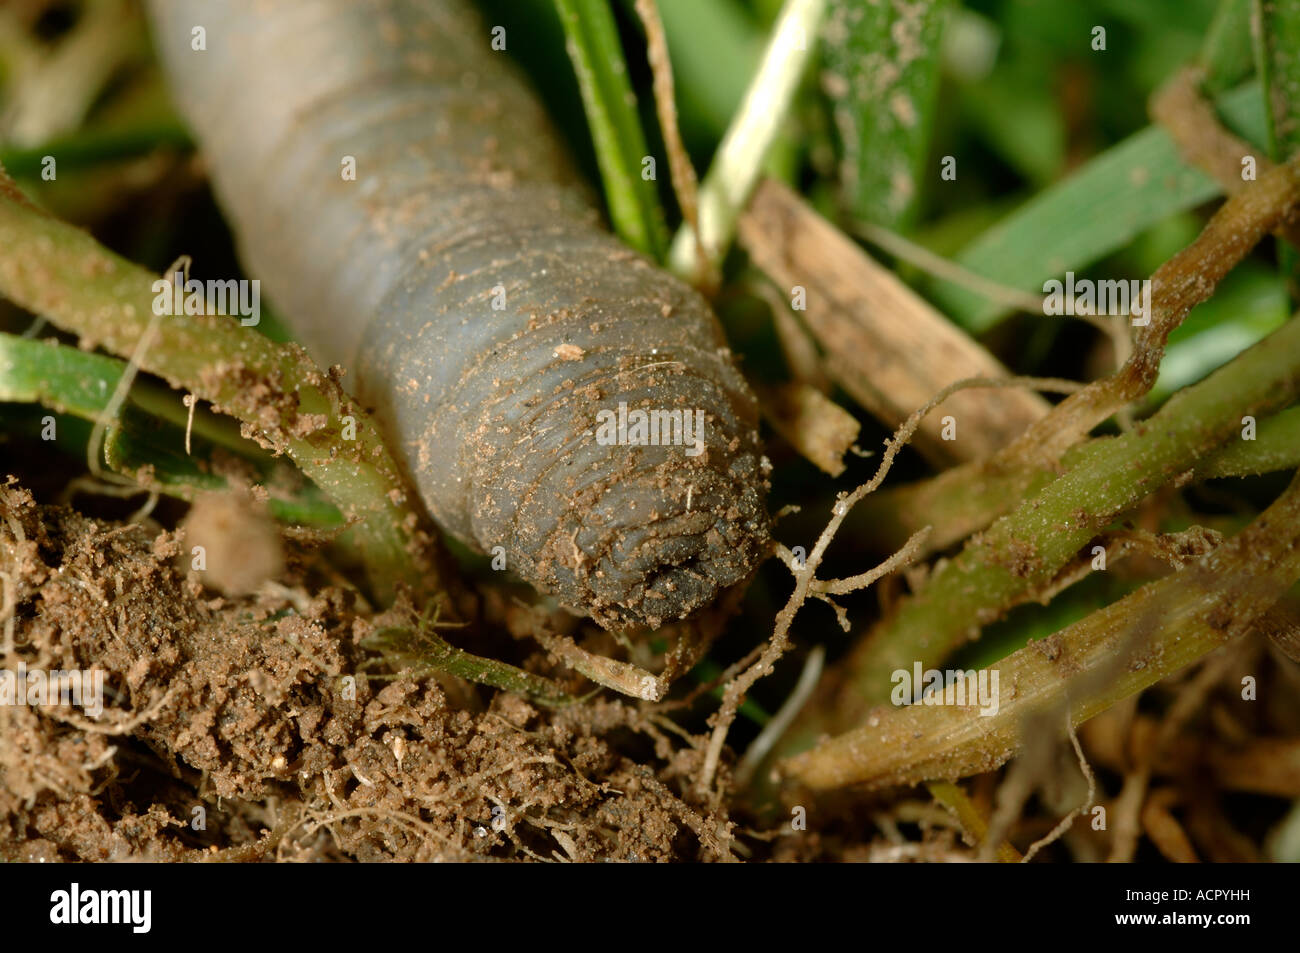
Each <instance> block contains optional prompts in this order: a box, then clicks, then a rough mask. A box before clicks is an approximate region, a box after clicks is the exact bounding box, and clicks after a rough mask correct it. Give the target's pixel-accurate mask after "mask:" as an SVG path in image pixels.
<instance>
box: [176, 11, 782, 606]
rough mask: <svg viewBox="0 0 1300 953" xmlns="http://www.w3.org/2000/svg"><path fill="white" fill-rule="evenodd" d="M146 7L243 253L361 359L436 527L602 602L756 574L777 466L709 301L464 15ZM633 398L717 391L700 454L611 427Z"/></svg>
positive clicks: (633, 404)
mask: <svg viewBox="0 0 1300 953" xmlns="http://www.w3.org/2000/svg"><path fill="white" fill-rule="evenodd" d="M152 9H153V13H154V22H155V33H156V40H157V43H158V46H159V48H160V50H161V53H162V56H163V59H164V61H165V64H166V66H167V72H168V75H169V79H170V82H171V86H172V89H173V93H174V95H175V98H176V99H177V101H178V103H179V105H180V107H181V109H182V112H183V113H184V115H185V116H186V117H187V119H188V120H189V122H190V123H191V125H192V126H193V127H194V129H195V131H196V133H197V136H198V138H199V141H200V144H201V146H202V148H203V151H204V153H205V155H206V156H207V158H208V161H209V165H210V168H211V173H212V178H213V181H214V184H215V187H216V190H217V193H218V196H219V198H220V199H221V201H222V204H223V206H224V207H225V208H226V210H227V212H228V214H229V216H230V218H231V220H232V222H233V224H234V227H235V230H236V232H237V234H238V236H239V240H240V245H241V253H242V256H243V258H244V260H245V262H246V265H247V267H248V269H249V271H250V274H251V275H252V276H253V277H256V278H259V279H261V280H262V282H263V285H264V288H265V289H266V290H267V291H268V293H269V295H270V296H271V298H272V299H273V300H274V302H275V303H276V304H277V306H278V307H279V308H280V309H281V310H282V311H283V312H284V313H285V314H286V315H287V316H288V318H289V320H290V322H291V323H292V325H293V327H294V329H295V331H296V332H297V334H298V336H299V337H300V339H301V340H302V341H303V343H304V344H306V345H307V347H308V349H309V350H311V351H312V353H313V355H314V356H315V357H316V358H317V359H318V360H319V361H321V362H322V363H339V364H342V365H344V366H345V367H347V368H348V369H349V372H351V373H353V374H354V375H355V376H354V377H352V378H349V379H350V380H352V381H353V386H354V388H355V390H356V391H357V394H358V396H359V397H361V398H362V399H363V400H365V401H367V402H368V403H370V404H372V405H373V406H374V407H375V409H376V412H377V414H378V417H379V419H380V420H381V421H382V422H383V424H384V426H385V427H386V428H387V430H388V431H389V437H390V439H392V440H393V441H394V443H395V445H396V446H398V447H399V449H400V451H401V453H402V456H403V458H404V460H405V462H406V464H407V466H408V468H409V470H410V473H411V476H412V479H413V480H414V482H415V484H416V485H417V486H418V488H419V490H420V492H421V494H422V496H423V497H424V499H425V501H426V502H427V504H428V505H429V507H430V509H431V511H432V512H433V514H434V516H435V518H437V519H438V520H439V522H440V523H441V524H442V525H443V526H444V528H446V529H447V530H449V531H451V532H452V533H454V534H456V535H457V536H459V537H460V538H462V539H464V540H466V541H467V542H469V543H471V544H472V545H474V546H475V547H476V548H479V549H483V550H487V549H491V548H492V547H494V546H498V545H500V546H503V547H505V550H506V554H507V558H508V562H509V565H510V566H511V567H512V568H514V569H515V570H516V571H517V572H518V573H519V574H520V575H521V576H522V577H523V578H525V579H527V580H529V581H530V582H532V583H534V584H536V585H537V586H539V587H540V588H542V589H543V590H546V591H549V592H552V593H554V594H555V595H556V597H557V598H558V599H559V600H560V601H561V602H562V603H563V604H565V605H567V606H569V607H572V608H575V609H578V610H580V611H583V612H587V613H589V614H591V615H593V616H594V617H595V618H597V619H598V620H600V621H601V622H602V623H604V624H607V625H608V624H622V623H650V624H652V625H654V624H658V623H659V622H661V621H663V620H669V619H676V618H680V617H683V616H685V615H686V614H688V613H689V612H691V611H693V610H694V609H695V608H697V607H699V606H700V605H702V604H704V603H705V602H707V601H709V600H710V599H711V598H712V597H713V596H714V594H715V593H716V592H717V590H718V589H719V588H721V587H723V586H727V585H730V584H733V583H735V582H737V581H739V580H740V579H742V578H744V576H745V575H746V574H747V573H748V571H749V570H750V568H751V567H752V566H753V565H754V563H755V562H756V561H757V559H758V558H759V555H760V553H761V552H762V551H763V549H764V547H765V545H766V539H767V535H766V533H767V520H766V514H765V510H764V506H763V488H764V483H765V480H764V475H763V473H762V471H761V466H760V457H759V448H758V438H757V434H756V430H755V408H754V402H753V398H752V397H751V396H750V394H749V391H748V389H747V388H746V386H745V383H744V381H743V379H742V378H741V376H740V375H739V373H738V372H737V371H736V369H735V367H734V365H733V364H732V362H731V358H730V354H729V352H728V351H727V350H726V348H725V344H724V342H723V339H722V336H721V332H720V330H719V328H718V326H717V322H716V320H715V319H714V318H713V316H712V314H711V313H710V312H709V310H708V307H707V305H706V304H705V302H704V301H703V300H702V299H701V298H700V297H699V296H698V295H697V294H696V293H695V292H693V291H692V290H690V289H689V288H687V287H686V286H684V285H683V284H681V283H680V282H678V281H676V280H675V279H673V278H672V277H670V276H669V275H667V274H665V273H664V272H662V271H660V270H659V269H657V268H656V267H654V266H653V265H652V264H651V263H649V262H647V261H646V260H644V259H643V258H641V257H640V256H638V255H636V254H635V253H633V252H631V251H629V250H628V249H626V248H625V247H624V246H622V245H621V244H620V243H619V242H618V241H617V240H616V239H615V238H614V237H613V236H611V235H610V234H608V233H607V232H605V231H604V230H602V228H601V226H600V222H599V214H598V212H597V211H596V209H595V207H594V205H593V202H592V197H591V195H590V191H589V190H588V189H587V188H586V187H585V186H584V185H583V184H582V183H580V182H579V181H578V179H577V177H576V175H575V173H574V171H573V170H572V168H571V167H570V164H569V162H568V159H567V157H566V155H565V153H564V150H563V148H562V147H561V146H560V144H559V143H558V142H557V141H556V139H555V135H554V133H553V132H552V130H551V128H550V126H549V123H548V121H547V117H546V116H545V115H544V114H543V112H542V109H541V107H540V105H539V104H538V102H537V101H536V100H535V99H534V97H533V96H532V94H531V93H530V91H529V90H528V89H527V88H526V86H525V85H524V84H523V82H522V81H521V80H520V78H519V77H518V76H517V75H516V73H515V70H514V68H513V67H512V65H511V64H510V61H509V56H508V54H507V53H501V52H494V51H492V50H491V49H490V46H489V33H488V30H487V28H486V27H485V26H484V25H483V24H482V23H481V22H480V21H479V19H478V18H477V16H476V15H475V14H474V13H473V11H472V10H469V9H468V8H466V7H465V6H464V5H463V3H461V2H460V0H455V2H453V0H425V2H420V0H275V2H270V0H152ZM195 27H202V28H203V40H204V46H205V47H206V49H204V50H195V49H194V48H193V46H194V45H195V44H194V43H193V37H194V36H195V31H194V28H195ZM517 41H518V42H522V41H523V40H522V38H520V39H519V40H517ZM344 157H352V158H353V159H355V163H356V179H355V181H352V180H348V179H345V177H344V176H343V175H342V174H341V169H342V166H343V163H344V161H345V158H344ZM503 303H504V307H502V308H500V309H499V310H498V309H495V308H494V307H493V305H494V304H496V305H498V306H500V305H502V304H503ZM620 403H622V404H625V405H626V407H627V408H632V409H634V410H635V409H647V410H649V409H658V410H661V411H665V412H672V411H701V412H702V413H703V416H704V420H705V430H704V434H703V438H704V452H703V453H700V454H698V455H688V454H687V453H686V452H684V451H685V449H686V448H683V447H681V446H647V445H637V442H636V441H634V440H633V441H628V440H624V441H623V442H622V443H621V444H620V445H613V446H610V445H608V442H607V441H601V440H598V439H597V429H598V428H597V418H598V415H599V414H600V412H601V411H603V410H608V411H614V410H616V409H617V408H618V406H619V404H620ZM629 443H630V444H633V445H628V444H629Z"/></svg>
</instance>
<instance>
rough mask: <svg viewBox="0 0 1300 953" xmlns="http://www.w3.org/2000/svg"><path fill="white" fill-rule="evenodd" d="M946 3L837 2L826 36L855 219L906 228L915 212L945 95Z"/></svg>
mask: <svg viewBox="0 0 1300 953" xmlns="http://www.w3.org/2000/svg"><path fill="white" fill-rule="evenodd" d="M947 13H948V0H893V2H884V3H876V4H864V3H861V2H858V0H832V2H831V4H830V8H829V11H828V13H827V17H826V21H825V26H824V27H823V31H822V38H823V39H822V42H823V48H824V62H825V71H824V72H823V74H822V87H823V89H824V90H825V91H826V93H827V95H828V96H829V97H830V100H831V106H832V113H833V115H834V119H835V125H836V127H837V129H838V132H839V140H840V149H841V159H840V179H841V187H842V189H843V192H844V196H843V197H844V203H845V206H846V207H847V209H848V211H849V212H850V214H852V215H853V216H854V217H856V218H858V219H860V220H863V221H867V222H872V223H874V224H877V225H886V226H889V227H897V226H899V225H905V224H906V223H907V222H908V221H909V220H910V218H911V217H912V215H913V213H914V212H915V209H916V200H917V194H918V192H919V181H920V176H921V170H922V166H923V164H924V163H925V159H926V153H927V151H928V149H929V146H930V130H931V127H932V125H933V122H932V120H933V118H934V106H935V97H936V94H937V93H938V89H939V40H940V38H941V36H942V33H943V25H944V21H945V19H946V18H947Z"/></svg>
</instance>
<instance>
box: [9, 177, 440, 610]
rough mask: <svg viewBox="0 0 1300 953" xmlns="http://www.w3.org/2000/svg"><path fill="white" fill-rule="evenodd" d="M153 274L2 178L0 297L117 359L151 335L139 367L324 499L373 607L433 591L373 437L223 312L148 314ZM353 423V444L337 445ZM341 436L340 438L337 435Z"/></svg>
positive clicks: (405, 503) (392, 464)
mask: <svg viewBox="0 0 1300 953" xmlns="http://www.w3.org/2000/svg"><path fill="white" fill-rule="evenodd" d="M155 280H156V276H155V275H153V274H152V273H150V272H148V271H146V270H145V269H143V268H140V267H139V266H137V265H134V264H132V263H131V262H128V261H126V260H125V259H123V258H121V257H119V256H117V255H115V254H113V253H112V252H110V251H108V250H107V249H105V248H103V247H102V246H101V245H99V243H98V242H96V241H95V240H94V239H93V238H92V237H91V236H89V235H87V234H86V233H85V232H83V231H81V230H80V229H77V228H74V227H73V226H71V225H68V224H66V223H64V222H60V221H58V220H57V219H54V218H52V217H50V216H49V215H47V214H45V213H44V212H42V211H41V210H39V209H37V208H36V207H35V206H33V205H32V204H31V203H30V202H28V201H27V199H26V198H25V197H24V196H23V195H22V193H21V192H19V191H18V189H17V187H16V186H15V185H14V184H13V181H12V180H11V179H9V178H8V176H4V175H0V293H2V294H4V295H5V296H6V297H8V298H9V299H10V300H11V301H13V302H14V303H16V304H18V305H20V306H22V307H24V308H26V309H27V310H28V311H31V312H32V313H33V314H40V315H43V316H45V317H46V318H47V319H48V320H49V321H50V322H51V323H52V324H54V325H56V326H58V327H60V328H62V329H63V330H65V331H68V332H69V333H72V334H76V335H78V336H79V337H80V338H81V339H82V343H83V344H85V345H87V346H89V345H90V344H98V345H101V346H103V347H104V348H105V349H106V350H109V351H112V352H114V353H116V354H119V355H123V356H129V355H132V354H133V353H134V352H135V351H136V350H137V347H138V345H139V342H140V340H141V339H142V338H143V337H145V336H146V335H147V333H148V331H149V329H150V328H151V327H155V328H156V331H157V333H156V337H155V340H154V343H153V345H152V347H150V348H149V349H147V350H146V351H145V352H144V353H143V354H142V355H141V356H140V366H141V367H142V368H143V369H144V370H146V371H149V372H150V373H153V374H157V375H158V376H159V377H162V378H163V379H164V380H166V381H167V382H168V383H169V384H171V385H172V386H173V387H176V388H178V389H181V390H184V391H187V392H189V393H192V394H195V395H197V396H198V397H199V399H201V400H205V401H208V402H209V403H211V404H212V405H213V407H214V409H218V410H221V411H223V412H225V413H229V414H231V415H232V416H235V417H238V418H239V419H240V420H241V421H242V422H243V423H244V424H245V425H246V426H247V427H248V429H249V432H250V433H252V434H254V435H256V437H257V438H258V441H259V443H261V444H262V445H263V446H265V447H268V448H271V449H274V450H277V451H280V452H284V453H287V454H288V455H289V456H290V458H291V459H292V460H293V461H294V462H295V463H297V464H298V466H299V467H300V468H301V469H302V471H303V472H304V473H305V474H306V475H307V476H308V477H309V478H310V479H311V480H312V481H313V482H314V483H315V484H316V485H317V486H319V487H320V488H321V490H323V491H324V492H325V493H326V494H327V495H328V496H329V497H330V499H331V501H332V502H334V503H335V504H336V505H337V506H338V508H339V510H340V512H341V513H342V514H343V516H344V518H345V519H346V520H347V521H348V522H349V523H351V524H354V528H353V533H354V534H355V539H356V541H357V544H358V546H359V548H360V550H361V552H362V554H363V557H364V559H365V562H366V566H367V570H368V573H369V577H370V583H371V587H372V592H373V594H374V595H375V597H376V598H378V599H379V600H381V601H385V602H386V601H389V600H391V599H393V598H394V597H395V595H396V591H397V587H398V586H399V584H405V585H407V586H409V587H410V588H411V589H412V590H413V591H414V592H415V593H417V594H419V595H420V596H422V597H432V596H433V595H434V594H436V592H437V591H438V589H440V588H441V586H440V585H439V582H438V578H437V572H436V558H437V549H436V548H435V543H434V539H435V537H433V536H432V535H431V532H432V531H431V529H430V528H429V524H428V522H427V518H426V517H425V516H424V514H423V512H422V511H421V510H420V509H419V507H418V504H417V503H416V498H415V496H414V495H413V494H412V493H410V491H409V490H408V488H407V486H406V484H405V481H404V480H403V478H402V476H401V470H400V468H399V467H398V464H397V461H396V460H395V459H394V458H393V456H392V454H391V452H390V451H389V450H388V448H387V447H386V446H385V445H384V443H383V440H382V438H381V437H380V432H379V428H378V427H376V426H375V425H374V424H373V423H371V421H370V418H369V416H368V415H367V414H366V413H365V412H364V411H363V410H362V409H361V408H360V407H359V406H357V405H356V404H355V403H354V402H353V401H352V399H351V398H350V397H349V396H348V395H347V394H346V393H345V392H344V390H343V388H342V386H341V385H340V384H339V382H338V381H337V380H336V379H335V378H333V377H331V376H329V375H327V374H325V373H324V372H323V371H321V370H320V369H319V368H317V367H316V366H315V365H314V364H313V363H312V362H311V361H310V360H309V359H308V358H307V356H306V354H305V353H304V352H303V351H302V349H301V348H299V347H296V346H293V345H279V344H276V343H274V342H272V341H270V340H268V339H267V338H266V337H264V336H262V335H261V334H258V333H257V332H256V331H254V330H251V329H249V328H245V327H241V326H240V324H239V322H237V321H233V320H231V319H230V318H229V317H225V316H222V315H185V316H171V317H161V318H160V317H158V316H155V315H154V314H153V303H154V297H155V294H154V291H153V284H154V281H155ZM347 418H351V422H352V424H351V426H352V427H355V439H353V440H349V439H346V433H347V430H350V429H351V427H349V425H348V423H347V420H346V419H347ZM345 428H347V430H345Z"/></svg>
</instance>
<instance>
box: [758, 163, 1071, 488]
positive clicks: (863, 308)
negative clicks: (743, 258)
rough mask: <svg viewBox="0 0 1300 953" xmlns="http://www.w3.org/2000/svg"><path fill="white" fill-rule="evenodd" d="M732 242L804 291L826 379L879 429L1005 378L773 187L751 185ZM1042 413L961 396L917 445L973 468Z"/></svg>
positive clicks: (1017, 400)
mask: <svg viewBox="0 0 1300 953" xmlns="http://www.w3.org/2000/svg"><path fill="white" fill-rule="evenodd" d="M740 240H741V243H742V244H743V245H744V246H745V248H746V249H747V250H748V252H749V254H750V256H751V257H752V258H753V259H754V262H755V263H756V264H757V265H758V266H759V267H760V268H762V269H763V271H765V272H766V273H767V274H768V275H769V276H770V277H771V278H772V280H773V281H775V282H776V283H777V284H778V285H780V286H781V287H782V289H783V290H784V291H785V292H786V293H787V294H789V293H790V292H791V290H792V289H793V288H795V287H796V286H799V287H802V288H804V289H805V291H806V304H807V310H806V311H805V312H804V315H803V317H804V319H805V321H806V323H807V325H808V328H809V330H811V331H812V333H813V335H814V336H815V337H816V338H817V340H818V343H820V344H821V346H822V349H823V350H824V351H825V353H826V358H825V360H826V365H827V368H828V370H829V371H830V373H831V375H832V376H833V377H835V379H836V380H837V381H838V382H839V383H840V385H841V386H842V387H844V389H845V390H847V391H848V392H849V393H850V394H852V395H853V398H854V399H855V400H857V401H858V402H859V403H860V404H862V406H863V407H865V408H866V409H867V410H868V411H870V412H871V413H872V414H873V415H874V416H876V417H877V418H879V419H880V420H881V421H882V422H883V423H885V424H886V425H887V426H890V427H893V426H897V425H898V424H899V423H900V422H901V421H903V420H904V419H905V418H906V417H907V416H908V415H909V414H910V413H911V412H912V411H914V410H915V409H916V408H917V407H920V406H921V405H922V404H924V403H925V402H926V401H927V400H928V399H929V398H930V397H931V396H932V395H933V394H935V393H936V392H937V391H940V390H942V389H943V388H944V387H946V386H947V385H949V384H952V383H953V382H955V381H958V380H962V379H965V378H970V377H1003V376H1007V374H1008V371H1007V369H1006V368H1005V367H1004V366H1003V365H1002V364H1001V363H1000V362H999V361H998V360H997V359H996V358H994V357H993V355H991V354H990V353H989V352H988V351H986V350H985V349H984V348H983V347H981V346H980V345H979V344H978V343H977V342H975V341H974V340H972V339H971V338H970V337H968V336H967V335H966V334H965V333H963V332H962V331H961V330H960V329H959V328H957V327H956V326H955V325H954V324H952V323H951V322H950V321H948V319H947V318H945V317H944V316H943V315H942V314H941V313H940V312H938V311H937V310H936V309H935V308H934V307H933V306H932V305H930V304H929V303H928V302H926V301H925V300H924V299H923V298H921V297H920V296H919V295H918V294H916V293H915V292H914V291H912V289H911V288H909V287H908V286H907V285H906V284H904V283H903V282H902V281H901V280H900V279H899V278H898V277H897V276H896V275H895V274H894V273H893V272H891V271H890V270H889V269H887V268H885V267H883V266H882V265H880V264H879V263H877V262H876V261H874V260H873V259H872V258H871V257H870V256H869V255H868V254H867V253H866V252H864V251H863V250H862V249H861V248H860V247H858V245H857V244H855V243H854V242H852V241H851V240H849V239H848V238H846V237H845V236H844V235H843V234H842V233H841V232H840V231H839V230H838V229H836V228H835V227H834V226H833V225H831V224H830V223H829V222H827V221H826V220H825V219H823V218H822V217H821V216H820V215H818V214H817V213H816V212H814V211H813V210H812V209H811V208H809V206H808V205H807V204H806V203H805V202H804V201H803V200H802V199H801V198H799V196H797V195H796V194H795V193H793V192H792V191H790V190H789V189H788V188H786V187H785V186H784V185H781V184H780V183H778V182H775V181H773V180H771V179H765V180H764V181H763V182H762V183H761V184H760V185H759V187H758V190H757V191H756V192H755V193H754V198H753V200H752V201H751V202H750V205H749V208H748V209H747V210H746V212H745V214H744V215H743V216H742V217H741V220H740ZM1047 409H1048V405H1047V402H1046V401H1044V400H1043V399H1042V398H1041V397H1038V396H1037V395H1035V394H1032V393H1028V392H1025V391H1018V390H1011V389H1005V388H1000V389H997V390H972V391H963V392H960V393H957V394H954V395H953V396H952V397H950V398H949V399H948V400H947V401H945V402H944V403H943V404H942V405H941V406H940V407H939V408H938V409H937V410H936V411H935V412H934V413H933V414H931V415H930V416H929V417H928V418H927V419H926V420H925V421H924V422H923V423H922V424H921V428H920V430H919V431H918V433H917V441H918V445H919V447H920V449H922V450H923V451H924V452H926V453H927V455H928V456H930V457H932V458H933V459H936V460H938V461H942V462H947V463H951V462H954V461H961V460H973V459H977V458H979V457H982V456H985V455H987V454H989V453H991V452H992V451H994V450H997V449H999V448H1000V447H1003V446H1005V445H1006V444H1008V443H1009V442H1010V441H1011V440H1012V439H1014V438H1015V437H1016V436H1017V435H1019V434H1020V433H1021V432H1022V431H1023V430H1024V429H1025V428H1026V427H1027V426H1028V425H1029V424H1030V423H1032V422H1033V421H1035V420H1037V419H1039V418H1040V417H1042V416H1043V415H1044V414H1046V412H1047ZM949 415H951V416H952V417H954V418H955V419H956V435H957V439H955V440H944V439H942V433H941V432H942V430H943V426H944V424H943V418H944V417H946V416H949Z"/></svg>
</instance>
